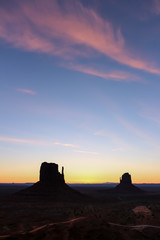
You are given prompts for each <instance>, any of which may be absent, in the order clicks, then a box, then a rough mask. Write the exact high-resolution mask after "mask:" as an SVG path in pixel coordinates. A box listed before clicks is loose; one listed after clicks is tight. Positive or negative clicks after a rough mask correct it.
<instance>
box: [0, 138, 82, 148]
mask: <svg viewBox="0 0 160 240" xmlns="http://www.w3.org/2000/svg"><path fill="white" fill-rule="evenodd" d="M0 141H1V142H8V143H20V144H30V145H40V146H53V145H59V146H62V147H71V148H78V146H76V145H74V144H70V143H61V142H54V143H53V142H49V141H38V140H33V139H22V138H11V137H0Z"/></svg>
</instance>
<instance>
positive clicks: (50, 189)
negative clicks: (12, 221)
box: [17, 162, 86, 201]
mask: <svg viewBox="0 0 160 240" xmlns="http://www.w3.org/2000/svg"><path fill="white" fill-rule="evenodd" d="M17 194H18V195H21V196H25V197H38V198H47V199H52V200H55V201H71V200H73V201H76V200H80V201H81V200H84V199H85V198H86V196H85V195H83V194H81V193H79V192H78V191H76V190H74V189H72V188H71V187H69V186H68V185H67V184H66V183H65V179H64V167H62V173H60V172H59V171H58V164H56V163H47V162H43V163H42V164H41V167H40V174H39V181H38V182H36V183H35V184H33V185H32V186H31V187H28V188H26V189H24V190H22V191H20V192H18V193H17Z"/></svg>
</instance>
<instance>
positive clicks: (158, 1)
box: [152, 0, 160, 15]
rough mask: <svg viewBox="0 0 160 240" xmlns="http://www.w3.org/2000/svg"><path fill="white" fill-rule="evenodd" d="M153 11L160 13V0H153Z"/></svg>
mask: <svg viewBox="0 0 160 240" xmlns="http://www.w3.org/2000/svg"><path fill="white" fill-rule="evenodd" d="M152 4H153V6H152V12H153V13H155V14H157V15H159V14H160V0H153V1H152Z"/></svg>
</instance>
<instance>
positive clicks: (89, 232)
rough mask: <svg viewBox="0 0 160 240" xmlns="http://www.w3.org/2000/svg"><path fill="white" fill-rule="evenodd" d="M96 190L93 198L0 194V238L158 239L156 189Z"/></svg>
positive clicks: (159, 221)
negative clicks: (141, 192)
mask: <svg viewBox="0 0 160 240" xmlns="http://www.w3.org/2000/svg"><path fill="white" fill-rule="evenodd" d="M92 191H93V189H92ZM88 192H89V189H88ZM96 192H97V196H96V197H97V198H89V200H88V198H87V200H86V199H85V200H84V201H77V202H75V201H70V202H65V201H62V200H61V201H54V199H52V198H49V197H41V198H40V197H33V196H32V197H29V196H19V195H12V196H5V197H4V196H3V197H1V198H0V230H1V231H0V239H8V240H9V239H10V240H13V239H15V240H20V239H27V240H30V239H34V240H36V239H37V240H39V239H44V240H51V239H54V240H63V239H64V240H72V239H73V240H75V239H76V240H83V239H86V240H87V239H93V240H94V239H100V240H103V239H107V240H110V239H111V240H112V239H113V240H116V239H117V240H121V239H122V240H128V239H136V240H139V239H142V240H143V239H145V240H146V239H152V240H154V239H155V240H158V239H160V195H159V194H158V193H157V194H144V195H135V196H131V195H103V196H102V195H101V194H100V193H99V191H97V190H96V191H95V193H96ZM94 195H96V194H94Z"/></svg>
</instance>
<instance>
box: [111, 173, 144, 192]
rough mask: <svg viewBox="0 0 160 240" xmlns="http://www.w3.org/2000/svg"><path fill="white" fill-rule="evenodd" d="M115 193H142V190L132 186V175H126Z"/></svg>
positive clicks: (121, 179)
mask: <svg viewBox="0 0 160 240" xmlns="http://www.w3.org/2000/svg"><path fill="white" fill-rule="evenodd" d="M114 191H115V192H119V193H140V192H142V190H141V189H140V188H138V187H136V186H134V185H133V184H132V179H131V175H130V174H129V173H124V174H123V175H122V177H121V178H120V184H118V185H117V186H116V187H115V188H114Z"/></svg>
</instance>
